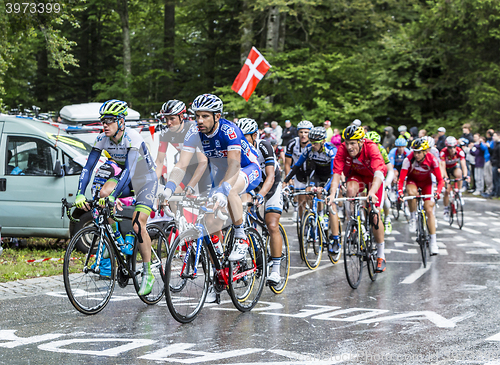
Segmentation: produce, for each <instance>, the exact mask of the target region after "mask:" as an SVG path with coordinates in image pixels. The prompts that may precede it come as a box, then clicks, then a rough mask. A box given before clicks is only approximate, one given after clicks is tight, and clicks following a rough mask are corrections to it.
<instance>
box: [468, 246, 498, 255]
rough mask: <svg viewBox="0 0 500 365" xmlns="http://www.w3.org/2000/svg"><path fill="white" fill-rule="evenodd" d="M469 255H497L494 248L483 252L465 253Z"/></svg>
mask: <svg viewBox="0 0 500 365" xmlns="http://www.w3.org/2000/svg"><path fill="white" fill-rule="evenodd" d="M465 253H467V254H469V255H498V251H497V250H495V249H494V248H487V249H485V250H477V251H467V252H465Z"/></svg>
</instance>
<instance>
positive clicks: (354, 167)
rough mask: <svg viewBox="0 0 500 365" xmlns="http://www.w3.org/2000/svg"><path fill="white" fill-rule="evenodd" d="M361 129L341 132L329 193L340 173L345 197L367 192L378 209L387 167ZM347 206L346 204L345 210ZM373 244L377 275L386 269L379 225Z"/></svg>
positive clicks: (335, 187) (336, 183) (334, 188)
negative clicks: (343, 182) (375, 249)
mask: <svg viewBox="0 0 500 365" xmlns="http://www.w3.org/2000/svg"><path fill="white" fill-rule="evenodd" d="M364 137H365V130H364V129H363V127H358V126H356V125H350V126H349V127H347V128H346V129H344V131H343V132H342V138H343V139H344V142H343V143H342V144H341V145H340V146H339V149H338V151H337V155H336V156H335V160H334V162H333V179H332V187H331V190H330V191H333V192H335V191H336V190H337V187H338V186H339V182H340V177H341V174H342V173H344V175H345V177H346V180H347V196H348V197H355V196H356V195H357V194H358V193H360V192H363V190H364V189H365V187H366V188H367V190H368V197H369V198H371V200H372V201H373V202H374V203H375V205H376V206H377V207H378V208H380V207H381V205H382V203H383V196H384V177H385V175H386V173H387V167H386V165H385V163H384V160H383V158H382V155H381V154H380V151H379V149H378V147H377V145H376V144H375V143H373V142H372V141H370V140H365V138H364ZM333 199H335V195H334V194H331V195H330V197H329V201H330V204H332V205H333V204H334V202H333ZM349 206H350V205H349V204H347V206H346V207H349ZM377 219H378V220H379V221H380V213H379V212H378V213H377ZM373 230H374V236H375V242H376V243H377V268H376V270H375V271H376V272H379V273H380V272H384V271H385V268H386V262H385V254H384V226H383V225H381V224H379V225H378V229H376V228H375V227H373Z"/></svg>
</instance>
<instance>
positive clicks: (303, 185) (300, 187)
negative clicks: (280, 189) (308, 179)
mask: <svg viewBox="0 0 500 365" xmlns="http://www.w3.org/2000/svg"><path fill="white" fill-rule="evenodd" d="M293 187H294V189H295V190H305V189H306V183H305V182H301V181H299V180H297V176H295V177H294V178H293Z"/></svg>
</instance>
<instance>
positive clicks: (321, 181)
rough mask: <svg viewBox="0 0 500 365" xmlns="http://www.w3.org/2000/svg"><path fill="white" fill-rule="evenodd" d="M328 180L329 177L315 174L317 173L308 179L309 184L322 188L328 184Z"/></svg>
mask: <svg viewBox="0 0 500 365" xmlns="http://www.w3.org/2000/svg"><path fill="white" fill-rule="evenodd" d="M329 179H330V176H328V175H326V174H325V175H321V174H317V173H314V174H313V175H312V176H311V177H310V179H309V182H310V183H311V182H313V183H314V185H315V186H317V187H324V186H325V185H326V183H327V182H328V180H329Z"/></svg>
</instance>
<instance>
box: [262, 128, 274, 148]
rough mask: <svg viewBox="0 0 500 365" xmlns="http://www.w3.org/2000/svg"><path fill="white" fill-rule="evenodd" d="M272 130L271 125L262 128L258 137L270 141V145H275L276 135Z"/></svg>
mask: <svg viewBox="0 0 500 365" xmlns="http://www.w3.org/2000/svg"><path fill="white" fill-rule="evenodd" d="M264 124H265V123H264ZM268 125H269V123H268ZM272 132H273V129H272V128H271V127H266V128H264V133H263V134H262V135H261V136H260V139H263V140H264V141H268V142H269V143H271V146H273V147H276V145H277V144H278V140H277V139H276V136H275V135H274V134H273V133H272Z"/></svg>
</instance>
